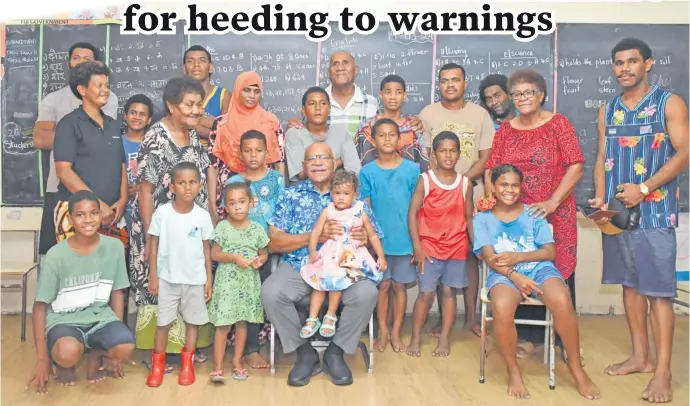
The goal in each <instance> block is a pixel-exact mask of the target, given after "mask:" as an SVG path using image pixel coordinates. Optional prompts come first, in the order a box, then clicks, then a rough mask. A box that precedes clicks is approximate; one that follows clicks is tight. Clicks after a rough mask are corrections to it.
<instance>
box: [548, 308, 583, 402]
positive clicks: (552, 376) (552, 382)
mask: <svg viewBox="0 0 690 406" xmlns="http://www.w3.org/2000/svg"><path fill="white" fill-rule="evenodd" d="M546 315H547V316H546V317H547V318H548V321H549V389H551V390H554V389H555V388H556V373H555V371H554V370H555V367H556V359H555V358H556V357H555V349H554V346H555V344H556V329H555V328H554V325H553V315H552V314H551V312H550V311H548V310H547V313H546ZM578 355H579V354H578Z"/></svg>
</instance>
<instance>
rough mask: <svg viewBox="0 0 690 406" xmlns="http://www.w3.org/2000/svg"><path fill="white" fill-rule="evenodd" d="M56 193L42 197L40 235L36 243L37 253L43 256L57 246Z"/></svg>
mask: <svg viewBox="0 0 690 406" xmlns="http://www.w3.org/2000/svg"><path fill="white" fill-rule="evenodd" d="M58 200H59V199H58V197H57V193H46V194H45V196H43V216H41V235H40V237H39V241H38V253H39V254H40V255H45V254H46V253H47V252H48V250H49V249H51V248H53V246H54V245H55V244H57V239H56V238H55V219H54V217H55V205H56V204H57V202H58Z"/></svg>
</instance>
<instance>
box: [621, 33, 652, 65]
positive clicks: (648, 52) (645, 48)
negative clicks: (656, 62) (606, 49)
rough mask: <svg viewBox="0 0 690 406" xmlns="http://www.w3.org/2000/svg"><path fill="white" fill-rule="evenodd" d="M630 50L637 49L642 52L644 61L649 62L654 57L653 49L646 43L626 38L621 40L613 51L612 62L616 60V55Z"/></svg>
mask: <svg viewBox="0 0 690 406" xmlns="http://www.w3.org/2000/svg"><path fill="white" fill-rule="evenodd" d="M629 49H636V50H638V51H640V55H642V60H645V61H646V60H647V59H650V58H651V57H652V49H651V48H650V47H649V45H647V43H646V42H644V41H642V40H640V39H637V38H624V39H622V40H620V42H618V43H617V44H616V46H614V47H613V49H612V50H611V61H612V62H613V61H615V60H616V53H618V52H621V51H627V50H629Z"/></svg>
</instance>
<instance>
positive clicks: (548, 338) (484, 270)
mask: <svg viewBox="0 0 690 406" xmlns="http://www.w3.org/2000/svg"><path fill="white" fill-rule="evenodd" d="M549 227H550V228H551V232H552V233H553V227H552V226H551V225H550V224H549ZM488 271H489V266H488V264H487V263H486V262H482V264H481V277H480V279H479V281H480V286H481V287H482V289H481V292H480V295H479V299H480V301H481V302H482V313H481V352H480V355H479V357H480V358H479V383H484V379H485V376H484V373H485V369H486V328H487V323H488V322H491V321H493V317H491V316H488V315H487V313H488V311H487V308H488V306H489V305H490V304H491V300H490V299H489V291H488V290H487V289H486V276H487V274H488ZM521 305H530V306H544V303H542V302H541V301H540V300H537V299H531V300H530V301H529V302H523V303H521ZM515 324H523V325H530V326H544V327H545V328H544V330H545V331H544V364H545V365H546V364H548V365H549V389H551V390H553V389H555V388H556V377H555V372H554V369H555V364H556V363H555V354H554V352H555V349H554V346H555V341H556V331H555V329H554V325H553V315H552V314H551V312H550V311H549V309H546V319H545V320H544V321H541V320H523V319H516V320H515Z"/></svg>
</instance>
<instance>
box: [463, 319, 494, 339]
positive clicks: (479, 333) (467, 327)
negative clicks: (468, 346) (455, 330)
mask: <svg viewBox="0 0 690 406" xmlns="http://www.w3.org/2000/svg"><path fill="white" fill-rule="evenodd" d="M463 328H464V329H465V330H469V331H471V332H473V333H474V335H476V336H477V337H481V336H482V328H481V326H480V325H479V324H477V322H474V323H468V324H465V326H464V327H463ZM486 335H487V337H488V336H489V329H486Z"/></svg>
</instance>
